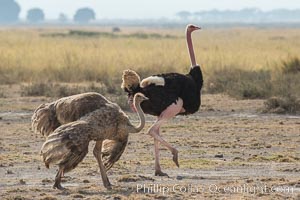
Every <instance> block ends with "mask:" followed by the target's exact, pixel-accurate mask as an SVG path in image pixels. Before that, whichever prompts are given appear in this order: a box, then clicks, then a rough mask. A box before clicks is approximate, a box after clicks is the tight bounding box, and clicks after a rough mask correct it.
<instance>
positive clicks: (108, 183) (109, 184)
mask: <svg viewBox="0 0 300 200" xmlns="http://www.w3.org/2000/svg"><path fill="white" fill-rule="evenodd" d="M104 187H105V188H106V189H107V190H111V189H112V184H111V183H110V182H109V181H108V182H107V183H104Z"/></svg>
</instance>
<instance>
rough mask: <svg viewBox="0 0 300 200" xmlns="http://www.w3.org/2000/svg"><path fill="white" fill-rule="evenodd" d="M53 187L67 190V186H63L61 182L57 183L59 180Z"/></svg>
mask: <svg viewBox="0 0 300 200" xmlns="http://www.w3.org/2000/svg"><path fill="white" fill-rule="evenodd" d="M53 189H59V190H65V188H64V187H63V186H61V184H60V183H57V182H55V183H54V185H53Z"/></svg>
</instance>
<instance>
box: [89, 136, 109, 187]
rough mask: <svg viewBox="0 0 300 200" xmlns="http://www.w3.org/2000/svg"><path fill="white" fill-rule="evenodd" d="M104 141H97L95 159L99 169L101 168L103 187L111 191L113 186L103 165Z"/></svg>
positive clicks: (94, 152)
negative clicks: (102, 151)
mask: <svg viewBox="0 0 300 200" xmlns="http://www.w3.org/2000/svg"><path fill="white" fill-rule="evenodd" d="M102 142H103V141H102V140H101V141H96V145H95V147H94V150H93V154H94V156H95V158H96V159H97V162H98V165H99V168H100V173H101V177H102V181H103V185H104V187H105V188H106V189H109V190H110V189H111V184H110V182H109V180H108V177H107V174H106V169H105V167H104V165H103V163H102V158H101V150H102Z"/></svg>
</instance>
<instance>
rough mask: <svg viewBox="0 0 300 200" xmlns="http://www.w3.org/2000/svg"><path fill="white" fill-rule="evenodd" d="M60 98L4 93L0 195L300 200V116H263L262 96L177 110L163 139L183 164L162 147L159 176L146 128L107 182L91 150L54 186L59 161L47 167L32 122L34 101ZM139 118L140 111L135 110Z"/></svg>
mask: <svg viewBox="0 0 300 200" xmlns="http://www.w3.org/2000/svg"><path fill="white" fill-rule="evenodd" d="M51 100H53V99H50V98H43V97H19V96H18V95H16V94H12V95H11V96H6V98H0V130H1V131H0V176H1V179H0V199H44V200H46V199H47V200H50V199H51V200H52V199H153V198H156V199H283V198H285V199H300V117H299V116H290V115H270V114H261V113H260V110H261V109H262V107H263V101H262V100H235V99H231V98H229V97H228V96H225V95H204V96H203V105H202V107H201V110H200V111H199V112H198V113H196V114H194V115H190V116H178V117H176V118H175V119H173V120H171V121H169V122H168V123H166V124H165V125H164V126H163V127H162V136H163V138H164V139H165V140H166V141H168V142H170V143H171V144H172V145H173V146H174V147H176V148H177V149H178V151H179V164H180V168H177V167H176V166H175V164H174V163H173V162H172V155H171V153H170V152H169V151H167V150H166V149H164V148H163V147H162V148H161V167H162V170H163V171H164V172H166V173H168V174H169V177H156V176H154V153H153V152H154V147H153V139H152V138H151V137H150V136H148V135H147V134H146V131H147V128H148V127H149V125H151V123H152V122H153V121H154V120H155V118H153V117H151V116H147V127H145V128H144V130H143V131H142V132H141V133H139V134H132V135H131V136H130V139H129V143H128V146H127V148H126V150H125V153H124V154H123V155H122V157H121V159H120V160H119V161H118V162H117V163H116V164H115V165H114V167H113V168H112V169H111V170H110V171H109V172H108V176H109V179H110V182H111V183H112V184H113V185H114V186H113V189H112V190H106V189H105V188H104V187H103V184H102V180H101V177H100V174H99V173H98V166H97V162H96V160H95V159H94V157H93V155H92V148H93V145H94V142H91V144H90V152H89V154H88V155H87V157H86V158H85V159H84V161H83V162H82V163H80V164H79V166H78V167H77V168H76V169H74V170H73V171H71V172H70V173H68V174H66V177H65V178H64V182H63V183H62V185H63V186H64V187H66V188H67V189H66V190H65V191H59V190H55V189H52V185H53V183H54V176H55V174H56V170H57V167H56V166H51V167H50V169H46V168H45V166H44V165H43V162H42V159H41V157H40V155H39V150H40V148H41V146H42V144H43V142H44V140H45V139H44V138H43V137H42V136H41V135H36V134H34V133H33V132H32V130H31V128H30V117H31V115H32V112H33V110H34V108H35V107H37V106H38V105H39V104H41V103H44V102H48V101H51ZM129 115H130V118H131V119H132V120H133V121H136V122H138V121H137V119H138V118H137V116H135V114H133V113H129Z"/></svg>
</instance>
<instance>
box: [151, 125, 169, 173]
mask: <svg viewBox="0 0 300 200" xmlns="http://www.w3.org/2000/svg"><path fill="white" fill-rule="evenodd" d="M157 134H158V135H159V129H158V132H157ZM154 152H155V176H168V174H167V173H164V172H162V171H161V168H160V164H159V141H158V140H156V139H154Z"/></svg>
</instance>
